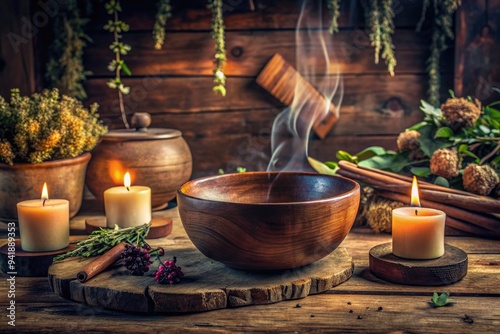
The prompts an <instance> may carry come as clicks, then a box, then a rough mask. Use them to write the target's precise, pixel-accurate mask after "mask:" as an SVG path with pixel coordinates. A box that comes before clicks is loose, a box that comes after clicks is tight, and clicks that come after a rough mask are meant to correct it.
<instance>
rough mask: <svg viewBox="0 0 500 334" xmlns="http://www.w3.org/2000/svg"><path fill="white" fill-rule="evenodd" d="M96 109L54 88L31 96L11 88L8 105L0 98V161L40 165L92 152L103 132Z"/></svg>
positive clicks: (104, 129) (96, 106)
mask: <svg viewBox="0 0 500 334" xmlns="http://www.w3.org/2000/svg"><path fill="white" fill-rule="evenodd" d="M97 109H98V105H97V104H96V103H94V104H92V105H91V106H90V108H85V107H84V106H83V104H82V103H81V102H80V101H78V100H77V99H75V98H72V97H69V96H66V95H60V94H59V91H58V90H57V89H55V88H54V89H52V90H44V91H43V92H42V93H41V94H38V93H35V94H33V95H32V96H31V97H28V96H21V95H20V93H19V90H18V89H12V90H11V98H10V101H9V102H7V101H6V100H5V99H4V98H3V97H2V96H0V162H3V163H7V164H9V165H12V164H14V163H40V162H43V161H47V160H56V159H67V158H74V157H77V156H79V155H80V154H82V153H84V152H88V151H90V150H92V149H93V148H94V147H95V145H96V144H97V143H98V141H99V138H100V137H101V136H102V135H104V134H105V133H106V132H107V127H106V126H104V125H103V124H102V122H101V121H100V120H99V115H98V114H97Z"/></svg>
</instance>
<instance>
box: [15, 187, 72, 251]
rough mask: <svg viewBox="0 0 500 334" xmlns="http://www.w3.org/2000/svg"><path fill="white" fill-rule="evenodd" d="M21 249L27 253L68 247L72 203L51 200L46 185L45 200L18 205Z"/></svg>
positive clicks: (43, 193)
mask: <svg viewBox="0 0 500 334" xmlns="http://www.w3.org/2000/svg"><path fill="white" fill-rule="evenodd" d="M17 215H18V220H19V234H20V236H21V248H22V249H23V250H24V251H27V252H47V251H54V250H58V249H63V248H65V247H67V246H68V244H69V202H68V201H67V200H65V199H49V196H48V192H47V184H45V183H44V185H43V191H42V199H35V200H28V201H23V202H19V203H17Z"/></svg>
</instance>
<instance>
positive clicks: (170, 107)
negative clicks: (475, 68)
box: [87, 74, 451, 131]
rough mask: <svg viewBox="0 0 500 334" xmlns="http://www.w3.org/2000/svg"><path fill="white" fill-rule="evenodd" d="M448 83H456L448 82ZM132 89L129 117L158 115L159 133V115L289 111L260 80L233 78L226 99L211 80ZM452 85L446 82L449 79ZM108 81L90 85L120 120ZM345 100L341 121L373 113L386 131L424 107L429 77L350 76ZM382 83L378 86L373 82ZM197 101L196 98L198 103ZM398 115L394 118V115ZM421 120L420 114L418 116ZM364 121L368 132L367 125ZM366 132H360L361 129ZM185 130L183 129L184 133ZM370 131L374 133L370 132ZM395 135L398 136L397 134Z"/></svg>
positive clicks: (139, 84)
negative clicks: (391, 106) (391, 105)
mask: <svg viewBox="0 0 500 334" xmlns="http://www.w3.org/2000/svg"><path fill="white" fill-rule="evenodd" d="M448 78H451V77H450V76H448ZM125 80H127V85H129V86H130V87H131V93H130V94H129V95H127V96H125V99H124V103H125V107H126V110H127V114H129V115H132V114H133V113H134V112H140V111H147V112H149V113H150V114H151V115H152V118H153V123H152V124H153V125H152V126H153V127H154V126H155V120H154V119H155V114H158V113H189V112H191V113H199V112H209V111H226V112H228V111H238V110H251V109H259V108H270V107H275V108H279V109H283V104H281V103H279V102H278V101H277V100H276V99H275V98H274V97H272V96H271V95H270V94H268V93H267V92H265V90H264V89H262V88H261V87H260V86H259V85H258V84H257V83H256V82H255V79H254V78H240V77H231V78H228V79H227V89H228V95H227V96H226V97H222V96H219V95H215V94H213V93H212V92H211V87H212V78H211V77H199V78H194V77H185V78H180V77H161V76H151V77H145V78H128V79H124V81H125ZM443 80H445V81H446V76H445V78H443ZM106 81H107V79H93V80H89V82H88V84H87V91H88V93H89V96H90V95H91V96H92V100H93V101H96V102H98V103H99V105H100V115H101V117H102V118H104V119H106V118H107V117H113V116H115V117H116V115H119V111H118V110H119V109H118V108H117V107H118V105H117V103H118V102H117V100H116V97H115V94H114V93H116V92H114V91H112V90H110V89H106V88H107V86H106ZM343 81H344V98H343V101H342V106H341V108H340V119H342V115H343V113H344V110H346V109H347V108H351V109H350V110H351V112H352V110H354V111H355V112H356V113H357V116H358V117H359V118H362V117H361V116H362V115H363V114H364V113H367V112H369V111H379V116H380V117H379V118H378V119H379V121H378V122H377V123H380V124H373V118H372V119H371V121H372V122H371V123H372V125H373V126H386V127H387V128H389V126H388V123H386V122H389V121H390V119H391V118H393V117H394V118H397V117H398V116H399V115H398V113H401V114H403V115H401V116H400V117H402V116H404V114H405V113H406V112H408V113H409V112H410V111H411V110H413V108H416V107H417V106H418V105H419V104H420V99H421V97H422V96H425V87H424V86H425V82H426V78H425V76H423V75H418V74H417V75H400V76H397V77H390V76H388V75H385V74H384V75H375V74H367V75H364V76H363V77H362V78H360V77H359V76H357V75H345V76H344V77H343ZM374 81H377V82H378V83H377V85H374V84H373V82H374ZM389 92H390V93H389ZM391 96H392V97H397V98H399V99H400V100H401V101H402V103H403V105H404V106H406V107H405V108H408V111H406V112H405V110H398V111H397V112H392V111H391V110H388V109H387V106H386V105H385V103H386V102H387V100H388V99H389V97H391ZM194 97H195V98H194ZM392 113H393V115H392V117H390V116H391V114H392ZM415 113H416V114H418V113H419V112H417V111H415ZM359 121H361V122H362V124H363V125H364V126H365V127H366V126H367V124H369V123H367V122H369V121H370V119H368V120H367V121H364V120H363V119H360V120H359ZM359 127H360V126H358V128H359ZM181 130H182V129H181ZM368 131H369V130H368ZM393 131H394V130H393Z"/></svg>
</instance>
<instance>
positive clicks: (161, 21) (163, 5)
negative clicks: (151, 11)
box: [153, 0, 172, 50]
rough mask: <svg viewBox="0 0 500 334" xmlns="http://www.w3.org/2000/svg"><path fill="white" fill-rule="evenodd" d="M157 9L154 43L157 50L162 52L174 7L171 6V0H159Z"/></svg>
mask: <svg viewBox="0 0 500 334" xmlns="http://www.w3.org/2000/svg"><path fill="white" fill-rule="evenodd" d="M156 7H157V8H158V11H157V13H156V17H155V25H154V26H153V41H154V47H155V49H156V50H161V48H162V46H163V43H165V24H166V23H167V20H168V19H169V18H171V17H172V6H170V0H158V3H157V4H156Z"/></svg>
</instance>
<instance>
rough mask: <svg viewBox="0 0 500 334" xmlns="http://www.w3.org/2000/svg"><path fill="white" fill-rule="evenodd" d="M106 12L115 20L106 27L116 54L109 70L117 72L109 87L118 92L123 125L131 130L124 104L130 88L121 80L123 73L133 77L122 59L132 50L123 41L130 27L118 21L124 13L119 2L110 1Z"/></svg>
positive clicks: (112, 49) (106, 5) (111, 46)
mask: <svg viewBox="0 0 500 334" xmlns="http://www.w3.org/2000/svg"><path fill="white" fill-rule="evenodd" d="M105 8H106V11H107V12H108V14H109V15H112V16H113V20H109V21H108V23H106V25H104V30H107V31H109V32H112V33H113V42H112V43H111V45H110V46H109V48H110V49H111V51H113V53H114V54H115V59H113V60H112V61H111V62H110V63H109V65H108V70H110V71H111V72H115V78H114V79H112V80H110V81H108V82H107V85H108V87H110V88H113V89H116V90H117V92H118V102H119V107H120V113H121V116H122V121H123V124H124V125H125V128H127V129H128V128H129V127H130V126H129V124H128V122H127V115H126V113H125V106H124V104H123V94H128V93H130V87H126V86H125V85H124V84H123V82H122V80H121V72H122V71H123V73H125V74H127V75H131V74H132V73H131V72H130V69H129V68H128V66H127V65H126V64H125V62H124V61H123V59H122V56H125V55H126V54H128V52H129V51H130V50H131V47H130V45H128V44H125V43H123V42H122V41H121V39H122V35H121V33H122V32H126V31H128V30H129V25H128V24H126V23H125V22H123V21H120V20H119V19H118V13H119V12H121V11H122V8H121V6H120V1H118V0H110V1H108V2H107V3H106V4H105Z"/></svg>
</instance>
